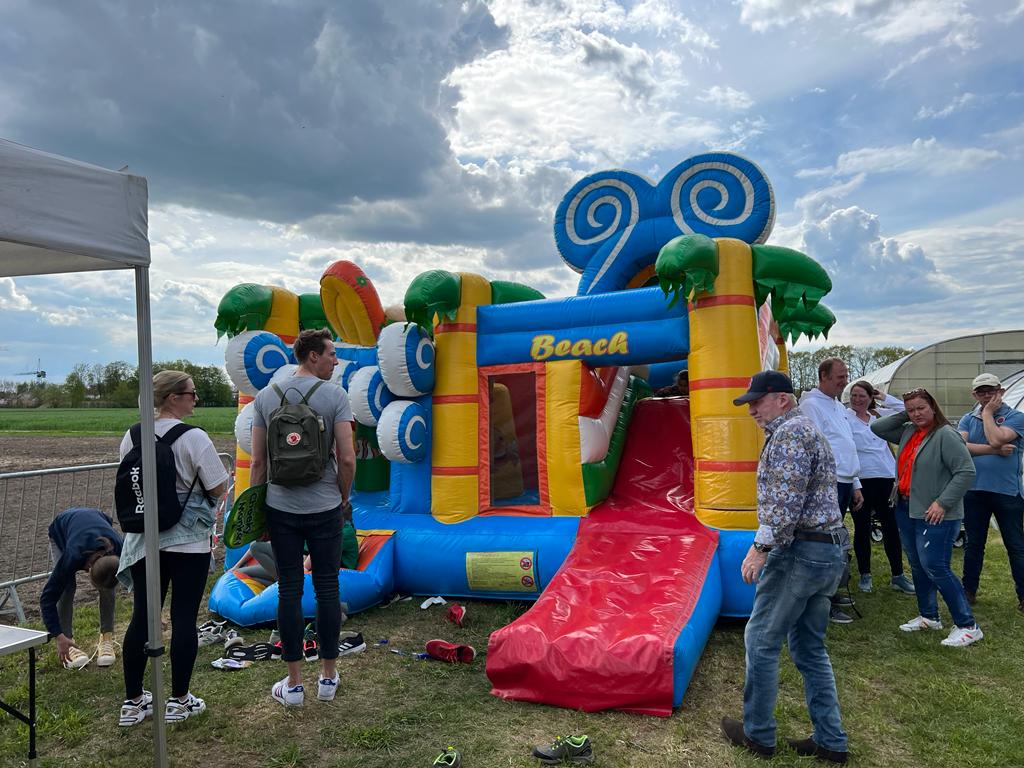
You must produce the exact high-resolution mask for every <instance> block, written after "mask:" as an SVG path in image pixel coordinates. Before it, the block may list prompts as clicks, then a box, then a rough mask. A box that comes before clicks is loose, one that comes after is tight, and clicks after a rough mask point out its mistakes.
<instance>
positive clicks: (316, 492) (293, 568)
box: [250, 329, 356, 706]
mask: <svg viewBox="0 0 1024 768" xmlns="http://www.w3.org/2000/svg"><path fill="white" fill-rule="evenodd" d="M294 352H295V359H296V360H297V361H298V363H299V368H298V370H296V371H295V373H294V375H293V376H291V377H290V378H288V379H285V380H284V381H283V382H281V383H280V384H278V388H279V389H280V390H281V391H282V392H283V393H284V396H285V398H286V399H287V400H288V402H290V403H298V402H300V401H301V399H302V397H303V396H305V395H306V394H307V393H308V392H309V391H310V390H311V389H312V388H313V386H314V385H316V384H317V382H319V381H323V382H325V383H323V384H321V386H319V387H317V389H316V391H315V392H313V393H312V395H310V396H309V397H308V400H307V404H308V405H309V406H310V407H311V408H312V409H313V410H314V411H316V412H317V414H319V415H320V416H321V417H322V418H323V420H324V423H325V424H326V425H328V427H329V429H328V448H329V449H330V450H329V454H331V455H332V456H331V459H330V460H328V462H327V466H326V467H325V468H324V473H323V476H322V477H321V478H320V479H319V480H317V481H316V482H313V483H311V484H309V485H301V486H296V485H293V486H281V485H276V484H274V483H269V484H268V486H267V505H266V510H267V530H268V531H269V533H270V543H271V546H272V547H273V550H274V559H275V561H276V562H277V570H278V587H277V588H278V604H277V625H278V629H279V631H280V633H281V645H282V654H281V657H282V658H283V659H284V660H285V661H286V662H287V663H288V676H287V677H286V678H284V679H283V680H281V681H280V682H278V683H275V684H274V686H273V688H272V689H271V694H270V695H271V696H272V697H273V698H274V700H275V701H278V702H280V703H281V704H283V705H285V706H299V705H301V704H302V702H303V699H304V696H305V690H304V688H303V687H302V661H303V658H304V651H303V625H304V621H303V615H302V585H303V581H304V580H305V574H304V572H303V568H302V560H303V554H304V550H306V549H308V551H309V558H310V563H311V566H312V571H313V591H314V592H315V593H316V614H317V616H316V619H317V637H318V641H319V643H320V646H319V655H320V683H319V686H318V692H317V698H318V699H319V700H320V701H330V700H332V699H333V698H334V694H335V692H336V691H337V689H338V673H337V665H336V661H337V658H338V638H339V635H340V633H341V604H340V599H339V595H338V570H339V569H340V568H341V529H342V524H343V516H344V513H343V510H346V509H348V508H349V506H350V505H349V492H350V490H351V488H352V478H353V477H354V475H355V467H356V457H355V450H354V449H353V445H352V409H351V408H350V406H349V402H348V394H347V393H346V392H345V390H344V389H342V388H341V387H339V386H337V385H336V384H333V383H330V382H329V379H330V378H331V374H332V373H333V372H334V366H336V365H337V364H338V358H337V355H336V353H335V349H334V342H333V340H332V338H331V333H330V331H328V330H327V329H321V330H318V331H313V330H306V331H303V332H302V333H300V334H299V337H298V338H297V339H296V340H295V345H294ZM280 405H281V396H280V395H278V394H277V393H276V392H275V391H274V389H273V388H272V387H266V388H264V389H263V390H261V391H260V393H259V394H258V395H257V396H256V400H255V401H254V413H253V420H252V469H251V478H250V480H251V482H252V484H253V485H259V484H260V483H264V482H266V479H267V465H268V456H267V422H268V421H269V420H270V415H271V413H273V412H274V410H275V409H276V408H278V407H279V406H280Z"/></svg>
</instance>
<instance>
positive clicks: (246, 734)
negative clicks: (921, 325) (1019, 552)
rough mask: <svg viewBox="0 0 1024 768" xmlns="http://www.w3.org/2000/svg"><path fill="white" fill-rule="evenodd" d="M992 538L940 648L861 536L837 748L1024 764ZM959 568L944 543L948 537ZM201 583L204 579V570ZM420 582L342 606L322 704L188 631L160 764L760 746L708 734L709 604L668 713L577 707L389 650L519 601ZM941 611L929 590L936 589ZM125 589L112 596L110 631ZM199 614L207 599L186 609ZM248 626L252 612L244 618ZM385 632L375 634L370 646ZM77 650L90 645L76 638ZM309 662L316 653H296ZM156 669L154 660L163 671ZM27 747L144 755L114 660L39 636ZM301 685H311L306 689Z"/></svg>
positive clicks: (133, 761)
mask: <svg viewBox="0 0 1024 768" xmlns="http://www.w3.org/2000/svg"><path fill="white" fill-rule="evenodd" d="M993 538H994V539H995V540H994V541H992V540H990V543H989V548H988V557H987V559H986V567H985V574H984V576H983V582H982V592H981V594H980V595H979V602H978V605H977V607H976V611H977V615H978V620H979V622H980V623H981V625H982V627H983V628H984V630H985V633H986V634H985V639H984V640H982V641H981V642H980V643H978V644H976V645H974V646H972V647H970V648H966V649H952V648H943V647H940V646H939V640H940V639H941V638H942V637H944V636H945V633H939V632H929V633H915V634H905V633H902V632H900V631H898V629H897V625H898V624H899V623H900V622H902V621H905V620H906V619H908V618H911V617H912V616H913V615H915V614H916V608H915V602H914V599H913V598H912V597H907V596H903V595H898V594H896V593H894V592H892V591H890V590H889V589H888V588H887V586H885V583H886V579H885V578H884V577H882V576H880V575H879V573H878V572H880V571H881V570H882V567H881V563H882V562H884V557H883V555H882V553H881V550H880V548H879V547H877V546H876V551H875V562H876V565H877V566H878V567H877V569H876V576H875V578H876V582H881V583H882V585H883V588H881V589H878V590H877V591H876V592H875V593H873V594H869V595H861V594H860V593H855V594H856V597H857V602H858V606H859V607H860V609H861V610H862V611H863V613H864V618H863V619H861V620H859V621H857V622H855V623H854V624H852V625H850V626H846V627H837V626H833V627H831V628H830V630H829V637H828V642H829V648H830V651H831V654H832V660H833V663H834V666H835V669H836V677H837V680H838V686H839V697H840V703H841V707H842V713H843V719H844V725H845V727H846V729H847V731H848V732H849V734H850V749H851V761H850V764H851V765H853V766H879V767H884V768H895V767H896V766H900V767H901V768H903V767H907V768H912V767H916V766H921V767H922V768H932V767H936V766H957V768H982V767H983V766H985V767H988V766H991V767H992V768H1009V767H1010V766H1022V765H1024V740H1022V739H1021V734H1022V733H1024V708H1022V707H1021V705H1020V689H1021V683H1022V680H1024V654H1022V653H1021V648H1022V646H1024V615H1021V614H1020V613H1018V612H1017V611H1016V600H1015V599H1014V597H1013V590H1012V584H1011V580H1010V577H1009V573H1008V568H1007V564H1006V554H1005V550H1004V549H1003V548H1002V546H1001V544H1000V542H999V540H998V536H996V535H995V534H993ZM955 559H956V564H955V568H957V569H958V570H959V561H960V551H959V550H957V551H956V554H955ZM211 583H212V581H211ZM419 602H420V600H419V599H416V598H414V599H413V600H411V601H405V602H398V603H395V604H393V605H391V606H390V607H386V608H377V609H373V610H370V611H367V612H366V613H363V614H360V615H357V616H355V617H352V618H351V619H350V621H349V623H348V625H346V626H347V628H350V629H356V630H359V631H361V632H362V633H363V634H364V636H365V637H366V640H367V643H368V645H369V646H370V647H369V648H368V650H367V651H366V652H365V653H363V654H359V655H356V656H351V657H347V658H343V659H341V660H340V662H339V667H340V670H341V675H342V686H343V687H342V691H341V692H340V693H339V695H338V699H337V700H336V701H335V702H333V703H331V704H321V703H319V702H316V701H315V700H310V699H311V698H314V697H315V694H314V696H310V695H308V694H307V704H306V706H305V707H304V708H302V709H298V710H294V711H286V710H284V709H283V708H282V707H281V706H280V705H279V704H277V703H275V702H274V701H272V700H271V699H270V697H269V695H268V692H269V689H270V686H271V684H272V683H273V682H275V681H276V680H278V679H279V678H280V677H281V676H283V674H284V672H283V670H284V665H283V664H282V663H281V662H271V661H267V662H258V663H257V664H256V666H255V667H253V668H250V669H247V670H241V671H238V672H221V671H217V670H215V669H213V668H212V667H211V666H210V662H211V661H212V660H213V659H215V658H217V656H218V655H219V653H218V650H219V649H218V648H217V647H208V648H201V649H200V654H199V660H198V662H197V664H196V672H195V675H194V677H193V681H192V690H193V691H194V692H195V693H196V694H197V695H199V696H202V697H203V698H205V700H206V702H207V706H208V707H209V709H208V711H207V713H206V714H204V715H203V716H201V717H199V718H196V720H194V721H190V722H186V723H184V724H182V725H180V726H173V727H171V728H170V729H169V734H170V735H169V744H170V753H171V764H172V765H174V766H231V767H233V768H237V767H241V766H269V767H271V768H295V767H297V766H318V767H319V766H325V767H326V768H414V767H415V766H429V765H431V762H432V761H433V758H434V756H435V755H436V754H437V752H438V751H440V750H441V749H443V748H444V746H445V745H447V744H453V745H455V746H457V747H458V748H459V749H460V750H461V751H462V755H463V765H464V766H466V768H472V767H474V766H486V767H487V768H498V767H507V768H517V767H523V766H536V765H537V762H536V761H534V760H531V759H530V757H529V753H530V748H531V746H532V745H533V744H535V743H541V742H546V741H549V740H550V739H552V738H553V737H555V736H558V735H560V734H566V733H587V734H589V735H590V737H591V739H593V741H594V744H595V749H596V754H597V762H596V765H598V766H608V767H613V766H614V767H615V768H618V767H619V766H623V767H625V766H633V767H636V768H664V766H673V767H675V766H679V767H682V766H688V767H692V768H697V767H699V766H755V765H762V764H764V763H762V762H761V761H760V760H758V759H756V758H754V757H752V756H749V755H747V754H745V753H743V752H741V751H739V750H736V749H733V748H731V747H730V746H728V744H727V743H726V742H725V741H724V740H723V739H722V737H721V736H720V733H719V727H718V721H719V719H720V718H721V717H722V716H723V715H732V716H739V715H740V712H741V702H742V686H743V623H742V622H738V621H730V622H720V624H719V626H718V627H717V628H716V629H715V631H714V633H713V634H712V636H711V639H710V642H709V643H708V646H707V648H706V650H705V651H704V654H703V657H702V659H701V661H700V664H699V666H698V668H697V671H696V674H695V676H694V678H693V681H692V682H691V684H690V688H689V690H688V693H687V696H686V700H685V702H684V706H683V707H682V708H681V709H679V710H677V711H676V712H675V713H674V714H673V715H672V717H671V718H667V719H662V718H653V717H642V716H637V715H627V714H623V713H620V712H603V713H596V714H585V713H581V712H574V711H568V710H563V709H556V708H553V707H547V706H539V705H533V704H523V703H518V702H506V701H502V700H500V699H498V698H496V697H494V696H491V695H490V694H489V684H488V681H487V678H486V676H485V674H484V665H485V659H484V658H479V659H478V660H477V661H476V662H474V663H473V664H472V665H468V666H465V665H462V666H450V665H445V664H441V663H438V662H431V661H418V660H414V659H411V658H409V657H404V656H398V655H395V654H393V653H389V652H388V649H389V648H397V649H401V650H407V651H419V650H421V649H422V647H423V644H424V643H425V642H426V641H427V640H430V639H432V638H434V637H444V638H448V639H450V640H454V641H458V642H468V643H471V644H473V645H474V646H476V648H477V649H478V650H481V651H482V650H484V649H485V648H486V646H487V638H488V635H489V633H490V632H491V631H493V630H494V629H496V628H498V627H500V626H503V625H504V624H506V623H508V622H509V621H511V620H512V619H513V618H515V617H516V616H517V615H518V614H519V613H520V612H522V611H523V610H525V609H526V607H527V606H525V605H523V604H519V603H509V602H481V601H470V602H469V603H468V605H469V618H470V623H469V624H468V625H467V627H466V628H464V629H459V628H456V627H454V626H452V625H450V624H446V623H445V622H444V621H443V609H442V608H440V607H437V606H435V607H432V608H430V609H429V610H420V608H419ZM943 611H944V606H943ZM128 612H129V601H128V599H127V598H126V597H122V598H121V599H120V600H119V606H118V627H117V631H118V633H123V631H124V627H125V624H126V621H127V618H128ZM203 618H205V612H203V613H202V614H201V616H200V619H201V620H202V619H203ZM97 620H98V619H97V612H96V609H95V607H94V606H84V607H82V608H81V609H80V610H79V612H78V615H77V616H76V627H77V628H78V632H77V634H78V636H79V639H80V641H81V642H82V643H83V645H85V643H86V640H88V641H89V642H90V643H92V642H93V639H92V638H93V631H91V628H92V627H95V626H96V622H97ZM242 632H243V634H244V636H245V638H246V640H247V641H256V640H264V639H266V636H265V635H266V631H265V630H259V631H257V630H242ZM383 638H387V639H388V641H389V642H388V644H387V645H386V646H378V645H376V642H377V641H378V640H379V639H383ZM88 650H89V651H90V652H91V651H92V648H91V647H90V648H89V649H88ZM782 658H783V662H782V674H781V679H782V684H781V690H780V697H779V704H778V708H777V716H778V721H779V733H780V741H781V738H782V737H783V736H797V737H802V736H805V735H807V733H808V732H809V722H808V719H807V714H806V709H805V706H804V702H803V693H802V688H801V684H800V678H799V675H798V673H797V672H796V670H795V669H794V667H793V665H792V664H791V663H790V661H789V657H788V655H787V654H786V653H785V652H784V653H783V656H782ZM307 667H308V670H309V672H308V675H309V677H310V678H311V677H312V676H313V675H314V674H315V666H314V665H312V664H311V665H307ZM166 679H168V678H167V677H165V680H166ZM38 684H39V706H40V740H39V751H40V756H41V757H40V765H41V766H46V767H47V768H57V767H58V766H76V767H78V768H100V767H101V766H109V767H110V768H137V767H138V766H140V765H147V764H151V756H150V754H151V752H150V751H151V748H152V741H151V725H150V724H149V723H146V724H144V725H142V726H138V727H136V728H131V729H120V728H118V727H117V724H116V723H117V714H118V709H119V705H120V700H121V698H122V697H123V695H124V691H123V688H122V683H121V674H120V666H119V664H118V665H116V666H114V667H112V668H110V669H105V670H101V669H96V668H94V667H89V668H87V669H85V670H83V671H81V672H69V671H65V670H62V669H60V668H59V667H58V664H57V661H56V658H55V656H54V654H53V651H52V648H51V647H47V648H46V649H45V651H44V654H43V658H42V660H41V662H40V673H39V680H38ZM314 690H315V689H314ZM0 698H3V699H4V700H5V701H8V702H10V703H13V704H15V705H19V706H22V707H24V706H25V705H26V702H27V683H26V672H25V666H24V661H23V658H19V659H17V660H15V659H12V658H11V657H5V658H3V659H2V660H0ZM26 738H27V730H26V729H25V728H24V727H23V726H20V725H14V724H12V721H11V720H10V718H6V717H5V718H3V719H2V721H0V765H2V766H4V767H5V768H6V767H7V766H12V767H13V766H22V765H25V764H26V761H25V759H24V757H23V755H24V748H25V744H26ZM771 764H772V765H776V766H788V767H791V768H793V767H796V766H809V765H815V764H817V763H815V762H814V761H813V760H810V759H808V758H799V757H797V756H796V755H795V753H793V752H790V751H788V750H787V751H783V752H782V753H781V754H779V755H778V756H777V757H776V758H775V759H774V761H773V762H772V763H771Z"/></svg>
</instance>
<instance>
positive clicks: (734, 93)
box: [697, 85, 754, 109]
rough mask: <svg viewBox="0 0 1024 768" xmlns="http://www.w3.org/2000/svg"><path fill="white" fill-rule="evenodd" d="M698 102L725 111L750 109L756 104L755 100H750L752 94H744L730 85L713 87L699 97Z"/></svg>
mask: <svg viewBox="0 0 1024 768" xmlns="http://www.w3.org/2000/svg"><path fill="white" fill-rule="evenodd" d="M697 101H703V102H706V103H709V104H714V105H715V106H717V107H722V108H723V109H749V108H750V107H751V106H753V104H754V100H753V99H752V98H750V94H747V93H744V92H743V91H740V90H737V89H736V88H732V87H730V86H728V85H726V86H721V85H713V86H711V87H710V88H708V90H707V91H705V92H704V94H703V95H702V96H698V97H697Z"/></svg>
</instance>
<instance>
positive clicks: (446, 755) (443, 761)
mask: <svg viewBox="0 0 1024 768" xmlns="http://www.w3.org/2000/svg"><path fill="white" fill-rule="evenodd" d="M433 765H434V766H443V768H462V755H460V754H459V750H457V749H456V748H455V747H448V748H446V749H445V751H444V752H442V753H441V754H440V755H438V756H437V757H435V758H434V762H433Z"/></svg>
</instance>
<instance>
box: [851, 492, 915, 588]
mask: <svg viewBox="0 0 1024 768" xmlns="http://www.w3.org/2000/svg"><path fill="white" fill-rule="evenodd" d="M860 482H861V489H860V490H861V493H862V494H864V503H863V504H862V505H861V508H860V509H859V510H857V511H856V512H854V511H853V510H850V516H851V517H853V551H854V554H856V555H857V571H858V572H859V573H861V574H868V573H871V515H872V513H874V516H875V517H876V518H878V522H879V523H880V524H881V526H882V546H883V547H885V556H886V557H887V558H888V560H889V569H890V571H891V572H892V575H893V576H901V575H902V574H903V547H902V546H901V545H900V532H899V529H897V527H896V516H895V515H894V514H893V510H892V509H891V508H890V507H889V494H890V493H891V492H892V484H893V483H894V482H895V481H894V480H893V478H891V477H869V478H865V479H862V480H861V481H860Z"/></svg>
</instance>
